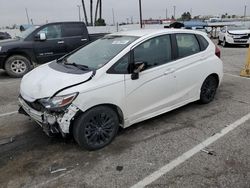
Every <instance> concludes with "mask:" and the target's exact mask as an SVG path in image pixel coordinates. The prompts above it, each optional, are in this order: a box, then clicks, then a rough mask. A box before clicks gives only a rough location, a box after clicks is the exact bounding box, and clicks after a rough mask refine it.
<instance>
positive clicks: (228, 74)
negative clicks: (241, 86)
mask: <svg viewBox="0 0 250 188" xmlns="http://www.w3.org/2000/svg"><path fill="white" fill-rule="evenodd" d="M224 74H225V75H227V76H232V77H235V78H241V79H247V80H250V78H247V77H242V76H238V75H234V74H230V73H224Z"/></svg>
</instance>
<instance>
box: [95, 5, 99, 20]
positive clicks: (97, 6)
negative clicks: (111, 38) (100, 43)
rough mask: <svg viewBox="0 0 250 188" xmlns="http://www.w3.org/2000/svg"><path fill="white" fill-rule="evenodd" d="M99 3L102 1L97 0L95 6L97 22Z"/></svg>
mask: <svg viewBox="0 0 250 188" xmlns="http://www.w3.org/2000/svg"><path fill="white" fill-rule="evenodd" d="M99 3H100V0H97V3H96V8H95V23H96V21H97V12H98V7H99Z"/></svg>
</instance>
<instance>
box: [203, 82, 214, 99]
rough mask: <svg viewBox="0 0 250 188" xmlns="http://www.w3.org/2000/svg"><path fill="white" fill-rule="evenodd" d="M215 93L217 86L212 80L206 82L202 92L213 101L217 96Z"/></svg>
mask: <svg viewBox="0 0 250 188" xmlns="http://www.w3.org/2000/svg"><path fill="white" fill-rule="evenodd" d="M215 91H216V86H215V84H214V83H213V81H212V80H208V81H207V82H205V84H204V87H203V90H202V94H203V95H204V96H205V97H206V98H207V99H208V100H210V99H212V98H213V97H214V95H215Z"/></svg>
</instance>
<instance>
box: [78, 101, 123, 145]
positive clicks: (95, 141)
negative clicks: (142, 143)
mask: <svg viewBox="0 0 250 188" xmlns="http://www.w3.org/2000/svg"><path fill="white" fill-rule="evenodd" d="M118 128H119V119H118V116H117V113H116V112H115V111H114V110H113V109H111V108H109V107H106V106H99V107H95V108H92V109H90V110H89V111H87V112H85V113H84V114H82V115H81V116H79V117H78V118H77V119H76V121H75V123H74V127H73V136H74V138H75V140H76V142H77V143H78V144H79V145H80V146H81V147H83V148H85V149H87V150H97V149H101V148H103V147H105V146H106V145H108V144H109V143H111V142H112V140H113V139H114V138H115V136H116V134H117V131H118Z"/></svg>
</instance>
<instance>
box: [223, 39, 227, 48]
mask: <svg viewBox="0 0 250 188" xmlns="http://www.w3.org/2000/svg"><path fill="white" fill-rule="evenodd" d="M222 46H223V47H224V48H225V47H228V43H227V41H226V39H225V38H224V39H223V42H222Z"/></svg>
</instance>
